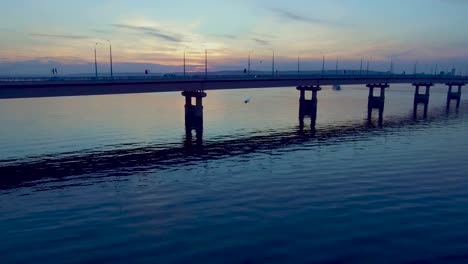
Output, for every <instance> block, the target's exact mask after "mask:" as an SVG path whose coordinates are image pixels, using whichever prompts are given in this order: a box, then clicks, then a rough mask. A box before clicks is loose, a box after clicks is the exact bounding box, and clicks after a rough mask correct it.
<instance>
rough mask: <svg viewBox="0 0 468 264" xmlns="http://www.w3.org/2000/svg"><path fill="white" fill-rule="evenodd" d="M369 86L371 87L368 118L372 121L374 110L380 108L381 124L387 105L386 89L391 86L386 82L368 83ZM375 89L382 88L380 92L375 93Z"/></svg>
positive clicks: (380, 123)
mask: <svg viewBox="0 0 468 264" xmlns="http://www.w3.org/2000/svg"><path fill="white" fill-rule="evenodd" d="M367 87H368V88H369V100H368V103H367V118H368V121H369V122H371V121H372V110H373V109H378V110H379V125H382V123H383V112H384V107H385V89H387V88H388V87H390V86H389V85H388V84H386V83H372V84H368V85H367ZM375 89H380V94H379V95H375V94H374V92H375Z"/></svg>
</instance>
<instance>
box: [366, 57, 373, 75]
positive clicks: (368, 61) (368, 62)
mask: <svg viewBox="0 0 468 264" xmlns="http://www.w3.org/2000/svg"><path fill="white" fill-rule="evenodd" d="M371 60H372V57H370V59H369V60H367V75H369V67H370V61H371Z"/></svg>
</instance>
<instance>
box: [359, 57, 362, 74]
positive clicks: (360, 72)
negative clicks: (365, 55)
mask: <svg viewBox="0 0 468 264" xmlns="http://www.w3.org/2000/svg"><path fill="white" fill-rule="evenodd" d="M359 75H362V56H361V67H360V68H359Z"/></svg>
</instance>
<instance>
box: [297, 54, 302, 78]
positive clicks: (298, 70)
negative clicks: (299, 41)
mask: <svg viewBox="0 0 468 264" xmlns="http://www.w3.org/2000/svg"><path fill="white" fill-rule="evenodd" d="M300 75H301V57H300V56H297V76H300Z"/></svg>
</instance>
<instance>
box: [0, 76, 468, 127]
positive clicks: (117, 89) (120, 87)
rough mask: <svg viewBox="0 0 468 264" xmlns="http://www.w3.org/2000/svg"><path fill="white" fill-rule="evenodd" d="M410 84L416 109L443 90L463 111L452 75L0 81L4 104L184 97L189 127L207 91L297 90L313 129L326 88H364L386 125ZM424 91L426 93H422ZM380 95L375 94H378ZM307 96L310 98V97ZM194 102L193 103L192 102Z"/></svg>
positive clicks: (459, 81) (199, 118) (198, 119)
mask: <svg viewBox="0 0 468 264" xmlns="http://www.w3.org/2000/svg"><path fill="white" fill-rule="evenodd" d="M405 83H406V84H412V85H413V86H414V87H415V94H414V105H415V109H416V106H417V105H419V104H423V105H424V107H425V112H427V106H428V103H429V97H430V88H431V87H432V86H434V85H435V84H445V85H447V87H448V90H447V107H448V108H450V103H451V101H456V106H457V108H458V107H459V106H460V100H461V89H462V87H463V86H464V85H465V84H467V83H468V77H466V76H450V75H425V74H414V75H402V74H389V73H382V74H372V75H362V74H343V75H339V74H333V75H331V74H324V75H319V74H310V75H299V74H297V75H295V74H290V75H281V76H279V75H269V76H268V75H259V76H250V75H230V76H223V75H209V76H206V77H205V76H197V75H195V76H190V77H181V76H173V77H170V78H164V77H156V78H155V77H149V78H144V77H138V78H135V77H133V78H132V77H118V78H45V79H41V78H36V79H9V80H0V99H15V98H38V97H60V96H90V95H108V94H132V93H159V92H182V95H183V96H184V97H185V117H186V126H187V127H193V128H194V129H196V128H197V127H200V126H202V124H203V98H205V97H206V96H207V91H210V90H223V89H250V88H274V87H296V88H297V90H298V91H299V92H300V98H299V117H300V118H303V117H305V116H307V117H310V118H311V120H312V123H313V124H315V120H316V116H317V102H318V92H319V91H320V90H321V87H322V86H325V85H366V86H367V87H368V88H369V99H368V110H369V111H368V113H369V118H371V115H372V110H373V109H378V110H379V119H380V120H381V119H382V115H383V111H384V106H385V90H386V89H387V88H388V87H389V86H390V85H391V84H405ZM421 88H422V89H424V91H423V93H421ZM376 90H377V91H379V90H380V91H379V93H375V91H376ZM307 94H311V95H310V96H309V95H307ZM193 99H195V101H194V100H193Z"/></svg>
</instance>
